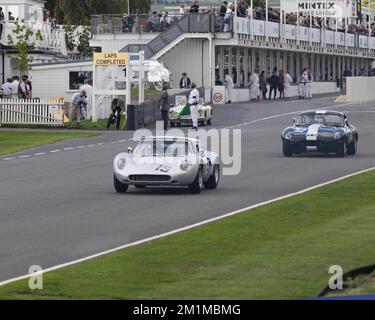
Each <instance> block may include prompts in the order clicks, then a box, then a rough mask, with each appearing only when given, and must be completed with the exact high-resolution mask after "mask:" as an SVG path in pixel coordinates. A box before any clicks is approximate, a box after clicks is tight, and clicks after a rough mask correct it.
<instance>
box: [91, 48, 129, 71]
mask: <svg viewBox="0 0 375 320" xmlns="http://www.w3.org/2000/svg"><path fill="white" fill-rule="evenodd" d="M128 62H129V54H128V53H127V52H107V53H94V65H96V66H103V67H107V66H126V65H127V64H128Z"/></svg>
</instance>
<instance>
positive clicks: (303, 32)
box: [297, 27, 309, 41]
mask: <svg viewBox="0 0 375 320" xmlns="http://www.w3.org/2000/svg"><path fill="white" fill-rule="evenodd" d="M297 29H298V40H302V41H309V28H306V27H298V28H297Z"/></svg>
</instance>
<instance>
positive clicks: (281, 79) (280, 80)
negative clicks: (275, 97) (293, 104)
mask: <svg viewBox="0 0 375 320" xmlns="http://www.w3.org/2000/svg"><path fill="white" fill-rule="evenodd" d="M284 80H285V78H284V70H280V72H279V76H278V79H277V90H278V91H279V99H284V98H285V94H284Z"/></svg>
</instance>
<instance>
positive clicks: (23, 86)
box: [18, 75, 32, 99]
mask: <svg viewBox="0 0 375 320" xmlns="http://www.w3.org/2000/svg"><path fill="white" fill-rule="evenodd" d="M18 97H19V98H20V99H32V86H31V83H30V81H29V77H28V76H26V75H24V76H22V82H21V83H20V84H19V86H18Z"/></svg>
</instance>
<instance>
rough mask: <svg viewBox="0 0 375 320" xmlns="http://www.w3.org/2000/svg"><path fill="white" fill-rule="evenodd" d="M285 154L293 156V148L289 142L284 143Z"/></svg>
mask: <svg viewBox="0 0 375 320" xmlns="http://www.w3.org/2000/svg"><path fill="white" fill-rule="evenodd" d="M283 155H284V157H291V156H292V155H293V149H292V147H291V146H290V145H288V144H287V143H283Z"/></svg>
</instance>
